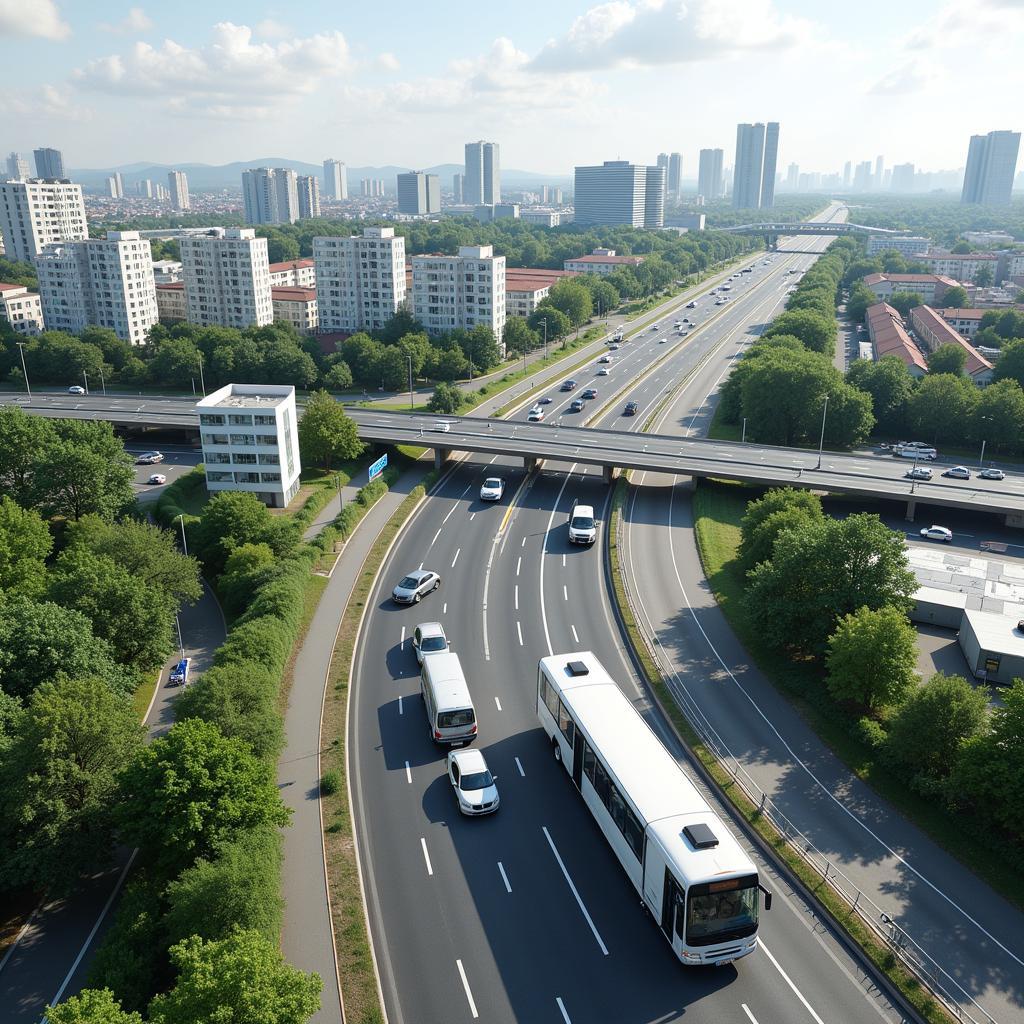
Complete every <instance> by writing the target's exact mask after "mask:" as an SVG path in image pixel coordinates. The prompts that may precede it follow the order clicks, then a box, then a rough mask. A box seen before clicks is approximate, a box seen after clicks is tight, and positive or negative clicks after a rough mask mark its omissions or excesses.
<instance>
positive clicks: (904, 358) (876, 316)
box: [864, 302, 928, 378]
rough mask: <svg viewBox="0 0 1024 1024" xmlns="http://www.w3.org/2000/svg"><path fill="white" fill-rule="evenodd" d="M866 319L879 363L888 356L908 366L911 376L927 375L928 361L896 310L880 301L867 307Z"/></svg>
mask: <svg viewBox="0 0 1024 1024" xmlns="http://www.w3.org/2000/svg"><path fill="white" fill-rule="evenodd" d="M864 318H865V320H867V324H868V338H870V340H871V346H872V349H873V351H874V357H875V362H876V363H877V362H878V360H879V359H882V358H884V357H885V356H895V357H896V358H897V359H899V360H900V362H902V363H903V364H904V366H906V368H907V369H908V370H909V371H910V374H911V376H912V377H918V378H920V377H923V376H924V375H925V374H926V373H927V372H928V362H927V360H926V359H925V357H924V354H923V353H922V352H921V349H920V348H918V346H917V343H916V342H915V341H914V339H913V338H911V337H910V335H909V334H908V333H907V330H906V328H905V327H904V326H903V320H902V318H901V317H900V314H899V312H898V311H897V310H895V309H893V307H892V306H890V305H889V304H888V303H887V302H879V303H876V304H875V305H874V306H868V308H867V312H866V313H865V314H864Z"/></svg>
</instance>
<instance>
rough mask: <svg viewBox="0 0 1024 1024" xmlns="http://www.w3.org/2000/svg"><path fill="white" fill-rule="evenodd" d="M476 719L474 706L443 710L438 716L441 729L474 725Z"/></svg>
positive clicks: (438, 725)
mask: <svg viewBox="0 0 1024 1024" xmlns="http://www.w3.org/2000/svg"><path fill="white" fill-rule="evenodd" d="M475 721H476V718H475V716H474V715H473V709H472V708H460V709H459V710H458V711H441V712H440V713H439V714H438V716H437V727H438V728H439V729H459V728H463V727H465V726H467V725H472V724H473V723H474V722H475Z"/></svg>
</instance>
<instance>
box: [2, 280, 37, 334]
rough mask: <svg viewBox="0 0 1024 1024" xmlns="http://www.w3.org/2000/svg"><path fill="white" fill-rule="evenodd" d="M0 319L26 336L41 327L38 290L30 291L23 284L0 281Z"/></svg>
mask: <svg viewBox="0 0 1024 1024" xmlns="http://www.w3.org/2000/svg"><path fill="white" fill-rule="evenodd" d="M0 320H6V321H7V323H9V324H10V325H11V328H12V329H13V330H15V331H17V332H18V334H24V335H25V336H26V337H32V335H35V334H38V333H39V332H40V331H41V330H42V329H43V304H42V300H41V299H40V298H39V293H38V292H30V291H29V290H28V289H27V288H26V287H25V286H24V285H23V284H2V283H0Z"/></svg>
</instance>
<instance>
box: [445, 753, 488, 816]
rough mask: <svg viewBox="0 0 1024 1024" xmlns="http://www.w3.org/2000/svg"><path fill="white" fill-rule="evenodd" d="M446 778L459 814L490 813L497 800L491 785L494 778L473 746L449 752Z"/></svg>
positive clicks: (481, 755)
mask: <svg viewBox="0 0 1024 1024" xmlns="http://www.w3.org/2000/svg"><path fill="white" fill-rule="evenodd" d="M448 781H449V782H450V783H451V784H452V789H453V790H454V792H455V799H456V800H457V801H458V804H459V811H460V812H461V813H462V814H466V815H471V816H472V815H479V814H493V813H494V812H495V811H496V810H497V809H498V805H499V804H500V803H501V800H500V798H499V797H498V787H497V786H496V785H495V783H496V782H497V781H498V778H497V776H496V775H492V774H491V772H490V769H489V768H488V767H487V760H486V758H485V757H484V755H483V754H482V753H481V752H480V751H479V750H477V749H475V748H474V747H464V748H462V749H461V750H452V751H451V752H449V754H448Z"/></svg>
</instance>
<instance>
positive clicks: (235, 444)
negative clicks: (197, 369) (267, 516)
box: [196, 384, 302, 508]
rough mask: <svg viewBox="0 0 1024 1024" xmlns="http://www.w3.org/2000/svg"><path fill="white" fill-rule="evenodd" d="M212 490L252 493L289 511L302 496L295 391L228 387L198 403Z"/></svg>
mask: <svg viewBox="0 0 1024 1024" xmlns="http://www.w3.org/2000/svg"><path fill="white" fill-rule="evenodd" d="M196 411H197V412H198V413H199V437H200V441H201V443H202V446H203V463H204V464H205V466H206V488H207V490H209V491H212V492H214V493H216V492H217V491H247V492H249V493H250V494H255V495H256V497H257V498H259V499H260V501H262V502H263V503H264V504H265V505H268V506H270V507H271V508H285V507H286V506H287V505H288V503H289V502H290V501H291V500H292V498H294V497H295V495H296V494H297V493H298V491H299V476H300V474H301V472H302V466H301V464H300V462H299V432H298V417H297V415H296V411H295V388H293V387H292V386H291V385H277V384H227V385H225V386H224V387H222V388H220V389H219V390H217V391H214V392H213V394H211V395H207V397H206V398H204V399H203V400H202V401H200V402H197V403H196Z"/></svg>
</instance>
